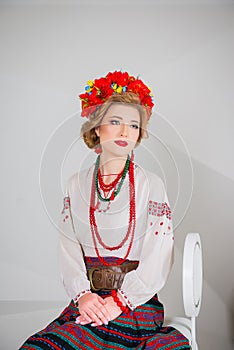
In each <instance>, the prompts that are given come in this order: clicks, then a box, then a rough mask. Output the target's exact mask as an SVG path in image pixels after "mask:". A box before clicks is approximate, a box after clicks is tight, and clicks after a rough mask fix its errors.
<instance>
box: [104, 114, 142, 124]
mask: <svg viewBox="0 0 234 350" xmlns="http://www.w3.org/2000/svg"><path fill="white" fill-rule="evenodd" d="M112 118H117V119H121V120H123V118H122V117H118V116H117V115H112V116H111V117H109V119H112ZM130 121H131V122H134V123H138V124H139V121H138V120H130Z"/></svg>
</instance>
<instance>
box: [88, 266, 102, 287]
mask: <svg viewBox="0 0 234 350" xmlns="http://www.w3.org/2000/svg"><path fill="white" fill-rule="evenodd" d="M99 270H100V269H99V268H98V267H92V268H91V269H89V270H88V277H89V281H90V285H91V289H92V290H93V291H94V292H97V291H98V290H100V288H95V287H94V285H93V273H94V272H95V271H99Z"/></svg>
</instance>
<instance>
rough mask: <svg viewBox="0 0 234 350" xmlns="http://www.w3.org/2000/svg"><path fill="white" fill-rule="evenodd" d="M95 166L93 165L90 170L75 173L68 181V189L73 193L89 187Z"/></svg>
mask: <svg viewBox="0 0 234 350" xmlns="http://www.w3.org/2000/svg"><path fill="white" fill-rule="evenodd" d="M93 168H94V165H93V164H92V165H91V166H89V167H88V168H85V169H81V170H78V171H76V172H74V173H73V174H72V175H70V177H69V178H68V180H67V189H69V192H70V191H73V190H74V189H75V188H76V189H77V188H78V185H79V187H82V186H85V185H87V181H89V180H90V181H91V179H92V174H93Z"/></svg>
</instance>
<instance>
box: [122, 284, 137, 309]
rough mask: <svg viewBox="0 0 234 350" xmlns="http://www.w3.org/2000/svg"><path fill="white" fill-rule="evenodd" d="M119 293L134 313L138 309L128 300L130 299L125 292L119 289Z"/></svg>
mask: <svg viewBox="0 0 234 350" xmlns="http://www.w3.org/2000/svg"><path fill="white" fill-rule="evenodd" d="M118 292H119V293H120V295H121V298H122V299H123V300H124V301H125V303H126V304H127V306H128V307H129V309H131V310H132V311H133V310H134V309H135V308H136V306H135V305H133V303H132V302H131V301H130V300H129V299H128V297H127V295H126V294H125V292H124V291H123V290H122V289H121V288H119V289H118Z"/></svg>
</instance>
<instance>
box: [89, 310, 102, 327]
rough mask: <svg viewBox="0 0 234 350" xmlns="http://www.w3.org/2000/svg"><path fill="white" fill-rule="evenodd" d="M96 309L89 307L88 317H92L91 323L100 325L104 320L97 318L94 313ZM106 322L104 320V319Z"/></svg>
mask: <svg viewBox="0 0 234 350" xmlns="http://www.w3.org/2000/svg"><path fill="white" fill-rule="evenodd" d="M97 310H98V309H92V310H91V309H90V310H89V311H88V314H89V317H90V318H91V319H92V322H93V323H96V324H97V325H98V326H100V325H102V324H103V323H104V322H103V321H102V320H101V319H100V318H99V315H98V314H97V313H96V311H97ZM105 322H106V320H105Z"/></svg>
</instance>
